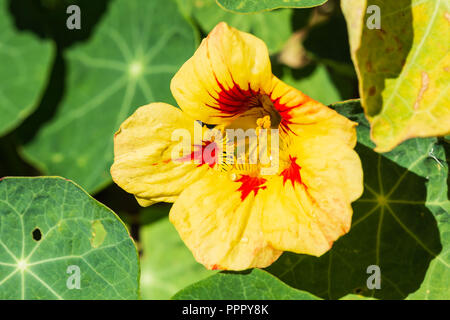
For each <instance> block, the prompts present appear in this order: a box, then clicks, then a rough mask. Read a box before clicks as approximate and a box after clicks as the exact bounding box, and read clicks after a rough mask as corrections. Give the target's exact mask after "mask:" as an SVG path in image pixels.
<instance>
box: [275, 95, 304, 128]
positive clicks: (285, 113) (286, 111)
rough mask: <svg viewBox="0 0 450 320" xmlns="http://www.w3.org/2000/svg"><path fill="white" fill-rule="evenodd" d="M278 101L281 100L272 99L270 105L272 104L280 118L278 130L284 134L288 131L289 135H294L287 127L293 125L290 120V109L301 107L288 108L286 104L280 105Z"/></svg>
mask: <svg viewBox="0 0 450 320" xmlns="http://www.w3.org/2000/svg"><path fill="white" fill-rule="evenodd" d="M280 100H281V97H278V98H276V99H272V103H273V106H274V108H275V109H276V110H277V111H278V113H279V114H280V116H281V122H280V128H281V130H283V131H284V132H288V131H290V132H291V133H294V132H293V131H292V130H291V128H289V126H290V125H291V124H292V123H293V122H292V120H291V119H292V114H291V113H290V111H291V110H292V109H295V108H298V107H300V106H301V105H296V106H292V107H288V106H287V105H286V104H283V103H281V102H280ZM294 134H295V133H294Z"/></svg>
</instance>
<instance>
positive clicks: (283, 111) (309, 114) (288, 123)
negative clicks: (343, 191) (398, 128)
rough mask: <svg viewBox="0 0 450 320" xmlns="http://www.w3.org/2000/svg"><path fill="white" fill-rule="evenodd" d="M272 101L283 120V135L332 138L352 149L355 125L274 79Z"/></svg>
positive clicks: (354, 140) (354, 139) (354, 142)
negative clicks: (292, 134) (284, 132)
mask: <svg viewBox="0 0 450 320" xmlns="http://www.w3.org/2000/svg"><path fill="white" fill-rule="evenodd" d="M271 92H272V93H271V96H270V98H271V100H272V101H273V102H274V107H275V109H277V110H278V112H279V113H280V115H281V117H282V121H281V126H282V129H284V130H282V132H283V131H287V132H289V133H292V132H294V133H295V134H296V135H297V136H300V137H301V136H303V135H305V134H306V135H309V136H317V135H319V136H323V135H328V136H333V137H335V138H336V141H343V142H345V143H346V144H348V145H349V146H350V147H352V148H353V147H354V146H355V144H356V132H355V128H354V127H355V126H356V125H357V124H356V123H355V122H353V121H350V120H349V119H347V118H346V117H344V116H342V115H340V114H339V113H337V112H336V111H334V110H332V109H330V108H328V107H327V106H325V105H323V104H321V103H320V102H318V101H315V100H313V99H311V98H310V97H308V96H307V95H305V94H304V93H302V92H301V91H299V90H297V89H295V88H293V87H291V86H289V85H287V84H286V83H284V82H283V81H281V80H279V79H278V78H277V77H275V76H274V77H273V80H272V91H271ZM283 127H284V128H283Z"/></svg>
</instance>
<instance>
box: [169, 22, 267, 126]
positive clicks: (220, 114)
mask: <svg viewBox="0 0 450 320" xmlns="http://www.w3.org/2000/svg"><path fill="white" fill-rule="evenodd" d="M271 79H272V72H271V65H270V59H269V53H268V51H267V47H266V45H265V44H264V42H263V41H262V40H260V39H258V38H256V37H255V36H253V35H251V34H248V33H245V32H241V31H238V30H236V29H234V28H232V27H229V26H228V25H227V24H226V23H224V22H221V23H219V24H218V25H217V26H216V27H215V28H214V29H213V30H212V31H211V33H210V34H209V35H208V37H207V38H205V39H203V41H202V43H201V44H200V46H199V48H198V49H197V51H196V52H195V53H194V55H193V56H192V58H190V59H189V60H188V61H187V62H186V63H185V64H184V65H183V66H182V67H181V68H180V70H179V71H178V72H177V73H176V74H175V76H174V77H173V79H172V82H171V86H170V87H171V90H172V94H173V95H174V97H175V99H176V100H177V102H178V105H179V106H180V107H181V109H182V110H183V111H184V112H186V113H188V114H189V115H190V116H191V117H193V118H194V119H197V120H201V121H203V122H206V123H211V124H219V123H227V122H229V121H230V118H232V117H234V116H236V115H237V114H240V113H242V112H244V111H246V110H247V109H248V107H249V106H250V105H251V103H253V100H254V98H255V95H257V93H268V92H269V90H270V88H271Z"/></svg>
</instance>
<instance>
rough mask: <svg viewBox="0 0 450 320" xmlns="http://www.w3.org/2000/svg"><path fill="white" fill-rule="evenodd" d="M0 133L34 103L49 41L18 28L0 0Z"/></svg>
mask: <svg viewBox="0 0 450 320" xmlns="http://www.w3.org/2000/svg"><path fill="white" fill-rule="evenodd" d="M0 30H1V32H0V61H1V64H2V67H1V68H0V79H2V84H1V86H0V114H1V117H0V135H3V134H5V133H6V132H8V131H10V130H12V129H13V128H14V127H16V126H17V125H18V124H20V122H21V121H22V120H24V119H25V118H26V117H27V116H28V115H29V114H30V113H31V112H32V111H33V109H34V108H35V107H36V106H37V103H38V99H39V98H40V93H41V92H42V90H43V89H44V86H45V82H46V80H47V76H48V73H49V70H50V67H51V63H50V62H51V59H52V55H53V54H52V52H53V48H52V45H51V44H50V42H49V41H43V40H39V39H37V38H36V37H35V36H33V35H32V34H30V33H27V32H19V31H18V30H17V29H16V28H15V26H14V21H13V19H12V17H11V16H10V15H9V13H8V1H7V0H0Z"/></svg>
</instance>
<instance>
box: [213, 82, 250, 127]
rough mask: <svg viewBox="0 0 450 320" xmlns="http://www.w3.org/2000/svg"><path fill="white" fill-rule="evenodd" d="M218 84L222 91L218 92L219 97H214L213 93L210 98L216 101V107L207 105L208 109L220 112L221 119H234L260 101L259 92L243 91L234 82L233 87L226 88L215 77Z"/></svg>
mask: <svg viewBox="0 0 450 320" xmlns="http://www.w3.org/2000/svg"><path fill="white" fill-rule="evenodd" d="M215 79H216V83H217V85H218V86H219V88H220V90H218V91H216V94H217V95H218V97H217V98H216V97H214V96H213V95H212V94H211V93H210V96H211V97H213V98H214V99H215V100H216V103H215V105H210V104H207V106H208V107H210V108H213V109H215V110H217V111H220V113H221V114H222V115H221V117H223V118H227V117H234V116H235V115H238V114H240V113H243V112H245V111H247V110H248V109H249V108H251V107H253V106H255V105H256V104H257V103H258V101H257V97H258V94H259V92H258V91H254V90H252V89H251V88H250V85H249V89H242V88H241V87H240V86H239V85H238V84H237V83H236V82H234V80H233V86H232V87H230V88H225V87H224V85H223V84H222V83H220V81H219V80H218V79H217V77H215Z"/></svg>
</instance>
